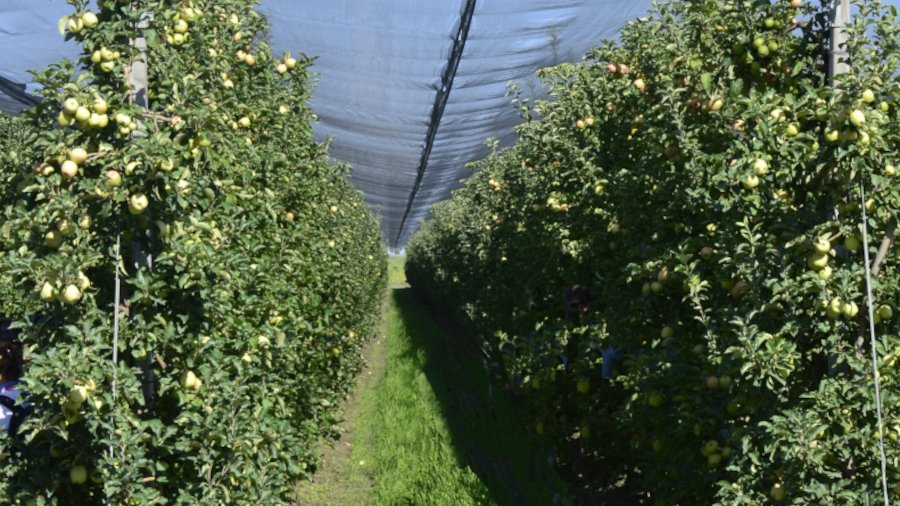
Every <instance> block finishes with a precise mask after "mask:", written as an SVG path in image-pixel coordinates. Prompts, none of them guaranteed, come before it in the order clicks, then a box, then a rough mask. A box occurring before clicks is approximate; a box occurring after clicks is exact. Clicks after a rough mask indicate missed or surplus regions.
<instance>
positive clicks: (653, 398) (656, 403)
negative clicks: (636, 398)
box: [647, 394, 665, 408]
mask: <svg viewBox="0 0 900 506" xmlns="http://www.w3.org/2000/svg"><path fill="white" fill-rule="evenodd" d="M664 401H665V399H664V398H663V396H662V395H660V394H651V395H650V399H649V400H648V401H647V403H648V404H650V406H651V407H654V408H658V407H660V406H662V405H663V402H664Z"/></svg>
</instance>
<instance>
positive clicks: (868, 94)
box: [862, 90, 875, 104]
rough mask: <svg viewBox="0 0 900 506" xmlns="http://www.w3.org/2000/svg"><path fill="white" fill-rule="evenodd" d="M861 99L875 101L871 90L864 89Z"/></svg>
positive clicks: (869, 101)
mask: <svg viewBox="0 0 900 506" xmlns="http://www.w3.org/2000/svg"><path fill="white" fill-rule="evenodd" d="M862 101H863V102H865V103H867V104H871V103H872V102H874V101H875V92H873V91H872V90H865V91H863V92H862Z"/></svg>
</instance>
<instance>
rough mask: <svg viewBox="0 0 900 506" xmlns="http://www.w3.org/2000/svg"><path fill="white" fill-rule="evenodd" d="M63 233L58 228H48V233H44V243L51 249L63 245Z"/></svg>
mask: <svg viewBox="0 0 900 506" xmlns="http://www.w3.org/2000/svg"><path fill="white" fill-rule="evenodd" d="M62 241H63V235H62V232H60V231H59V230H57V229H53V230H48V231H47V233H46V234H44V244H45V245H46V246H47V247H48V248H50V249H57V248H59V247H60V246H62Z"/></svg>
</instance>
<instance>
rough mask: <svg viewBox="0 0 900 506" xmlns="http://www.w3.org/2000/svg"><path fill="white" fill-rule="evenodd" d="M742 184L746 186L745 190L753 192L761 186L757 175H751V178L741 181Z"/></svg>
mask: <svg viewBox="0 0 900 506" xmlns="http://www.w3.org/2000/svg"><path fill="white" fill-rule="evenodd" d="M741 184H742V185H744V188H746V189H748V190H752V189H754V188H756V187H757V186H759V178H758V177H756V174H750V175H749V176H747V177H745V178H744V179H743V180H741Z"/></svg>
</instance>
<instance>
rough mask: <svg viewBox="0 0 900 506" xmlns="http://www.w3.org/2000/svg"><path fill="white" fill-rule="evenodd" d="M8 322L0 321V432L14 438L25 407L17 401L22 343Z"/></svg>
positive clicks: (20, 374) (21, 362) (22, 365)
mask: <svg viewBox="0 0 900 506" xmlns="http://www.w3.org/2000/svg"><path fill="white" fill-rule="evenodd" d="M10 323H11V322H10V320H8V319H0V431H2V432H6V433H7V434H9V435H10V436H15V435H16V431H17V430H18V428H19V425H20V424H21V423H22V420H23V419H24V418H25V415H26V413H27V407H26V406H24V405H22V403H20V402H18V401H19V396H20V395H21V392H20V390H19V388H18V383H19V380H20V379H21V378H22V374H24V368H25V361H24V360H23V358H22V343H20V342H18V339H17V338H18V331H16V330H13V329H10V328H9V325H10Z"/></svg>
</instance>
